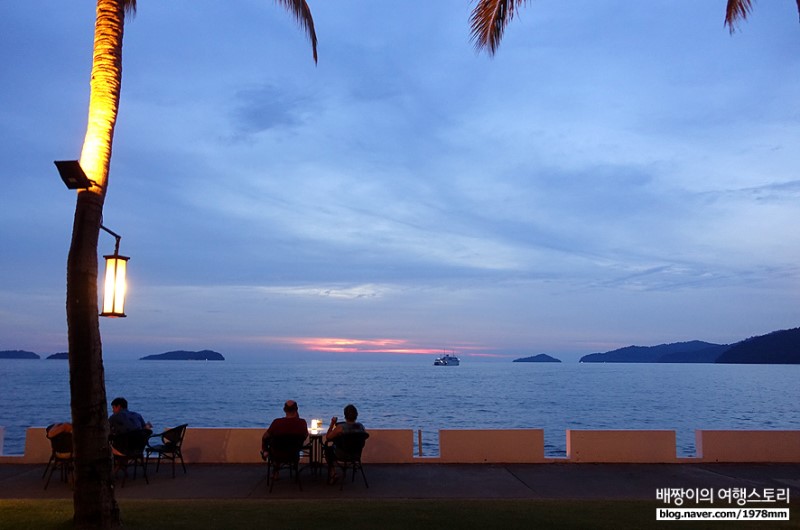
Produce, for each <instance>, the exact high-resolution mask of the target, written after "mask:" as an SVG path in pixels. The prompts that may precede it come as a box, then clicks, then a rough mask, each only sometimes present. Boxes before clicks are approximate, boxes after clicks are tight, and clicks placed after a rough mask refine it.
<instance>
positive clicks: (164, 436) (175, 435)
mask: <svg viewBox="0 0 800 530" xmlns="http://www.w3.org/2000/svg"><path fill="white" fill-rule="evenodd" d="M187 425H188V424H186V423H184V424H183V425H178V426H177V427H175V428H173V429H167V430H166V431H164V432H162V433H160V434H154V435H152V436H150V438H149V439H148V440H147V448H146V449H145V451H146V452H147V458H146V459H145V467H146V466H147V464H148V463H149V462H150V455H151V454H153V453H156V454H157V455H158V462H156V473H158V468H159V466H160V465H161V459H162V458H166V459H167V460H172V478H175V460H176V459H179V460H180V461H181V467H183V472H184V473H186V464H184V463H183V454H182V453H181V445H182V444H183V437H184V436H185V435H186V427H187ZM154 439H155V440H160V441H161V443H155V444H151V443H150V441H151V440H154Z"/></svg>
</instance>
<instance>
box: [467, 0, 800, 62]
mask: <svg viewBox="0 0 800 530" xmlns="http://www.w3.org/2000/svg"><path fill="white" fill-rule="evenodd" d="M798 1H800V0H798ZM527 3H528V0H477V4H476V5H475V9H473V10H472V15H471V16H470V28H471V32H470V33H471V35H472V40H473V41H474V42H475V48H477V49H478V50H482V49H487V50H488V51H489V54H490V55H494V54H495V52H496V51H497V48H498V47H499V46H500V41H501V40H502V38H503V31H504V30H505V29H506V26H507V25H508V23H509V22H511V20H512V19H513V18H514V12H515V10H516V9H517V8H518V7H519V6H521V5H522V4H527Z"/></svg>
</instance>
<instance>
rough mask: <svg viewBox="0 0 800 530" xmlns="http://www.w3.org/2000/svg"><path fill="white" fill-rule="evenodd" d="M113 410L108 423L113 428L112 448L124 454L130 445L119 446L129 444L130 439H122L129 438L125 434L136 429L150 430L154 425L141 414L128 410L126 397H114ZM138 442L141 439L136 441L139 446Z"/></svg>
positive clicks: (120, 454)
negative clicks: (115, 444) (115, 442)
mask: <svg viewBox="0 0 800 530" xmlns="http://www.w3.org/2000/svg"><path fill="white" fill-rule="evenodd" d="M111 411H112V412H113V414H112V415H111V416H109V418H108V424H109V427H110V428H111V437H110V438H111V440H112V444H111V450H112V452H113V453H114V454H115V455H119V456H124V453H125V451H127V450H128V447H119V445H122V446H127V445H128V443H129V440H127V439H126V440H121V438H127V437H124V436H123V435H125V434H128V433H132V432H136V431H143V430H149V429H151V428H152V427H151V425H150V424H149V423H147V422H145V421H144V418H142V415H141V414H139V413H138V412H134V411H132V410H128V400H127V399H125V398H124V397H118V398H114V401H112V402H111ZM148 435H149V433H148ZM143 436H144V435H143ZM115 438H117V442H118V444H117V445H118V446H117V447H115V446H114V439H115ZM137 438H138V436H137ZM144 440H146V436H144ZM138 442H139V441H137V443H136V445H137V446H138V445H139V444H138Z"/></svg>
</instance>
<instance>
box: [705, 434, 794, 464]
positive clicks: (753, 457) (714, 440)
mask: <svg viewBox="0 0 800 530" xmlns="http://www.w3.org/2000/svg"><path fill="white" fill-rule="evenodd" d="M695 444H696V446H697V458H698V459H700V460H702V461H703V462H800V431H723V430H719V431H705V430H698V431H695Z"/></svg>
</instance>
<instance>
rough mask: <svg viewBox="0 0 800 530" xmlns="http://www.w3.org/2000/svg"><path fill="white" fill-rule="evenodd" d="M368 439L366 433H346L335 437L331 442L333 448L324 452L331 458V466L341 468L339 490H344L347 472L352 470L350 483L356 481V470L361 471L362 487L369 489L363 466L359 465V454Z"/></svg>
mask: <svg viewBox="0 0 800 530" xmlns="http://www.w3.org/2000/svg"><path fill="white" fill-rule="evenodd" d="M367 438H369V433H368V432H363V431H360V432H358V431H357V432H346V433H342V434H340V435H339V436H337V437H336V438H335V439H333V440H332V441H331V444H332V445H333V447H330V448H329V450H328V451H326V455H327V456H328V457H329V458H330V457H333V462H332V463H333V464H334V465H336V466H338V467H339V468H341V470H342V481H341V484H340V485H339V489H340V490H341V489H342V488H344V483H345V480H346V479H347V470H348V469H352V478H351V480H350V481H351V482H355V480H356V470H358V471H361V477H362V478H363V479H364V486H366V487H367V488H369V483H368V482H367V476H366V475H365V474H364V466H362V465H361V452H362V451H363V450H364V444H365V443H366V442H367Z"/></svg>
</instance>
